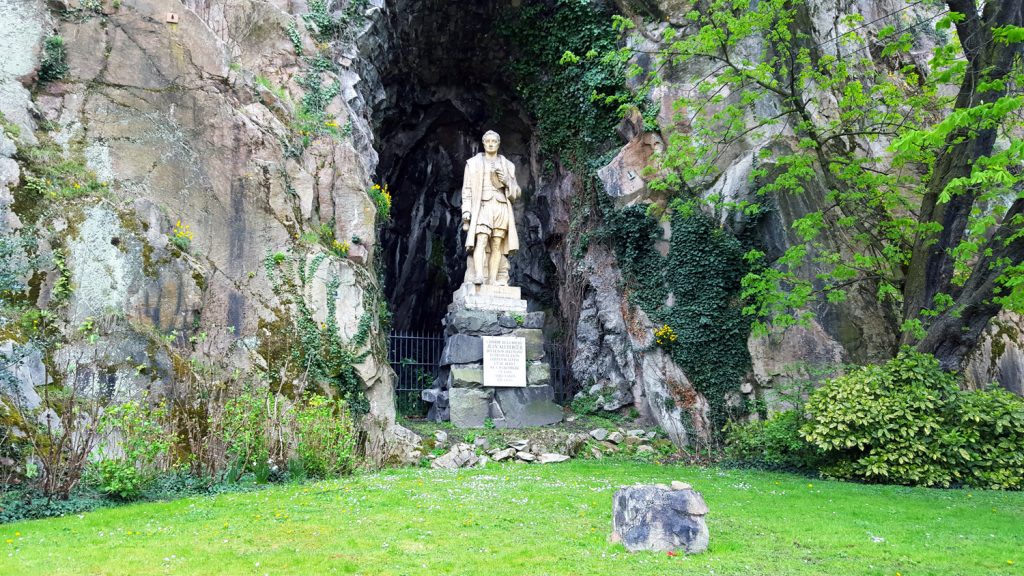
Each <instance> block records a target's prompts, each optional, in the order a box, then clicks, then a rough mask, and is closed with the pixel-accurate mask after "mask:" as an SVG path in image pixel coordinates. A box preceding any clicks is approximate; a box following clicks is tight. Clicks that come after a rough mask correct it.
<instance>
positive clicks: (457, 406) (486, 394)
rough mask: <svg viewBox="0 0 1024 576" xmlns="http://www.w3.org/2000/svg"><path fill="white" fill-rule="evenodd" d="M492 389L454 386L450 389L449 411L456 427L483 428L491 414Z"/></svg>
mask: <svg viewBox="0 0 1024 576" xmlns="http://www.w3.org/2000/svg"><path fill="white" fill-rule="evenodd" d="M492 395H493V393H492V392H491V391H490V390H483V389H480V388H452V389H451V390H449V391H448V411H449V417H450V418H451V422H452V425H453V426H455V427H456V428H483V427H484V422H486V421H487V419H488V418H490V416H491V398H492Z"/></svg>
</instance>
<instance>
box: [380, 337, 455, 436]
mask: <svg viewBox="0 0 1024 576" xmlns="http://www.w3.org/2000/svg"><path fill="white" fill-rule="evenodd" d="M388 340H389V342H388V362H390V363H391V368H392V369H394V371H395V374H396V375H397V378H395V408H396V409H397V410H398V413H399V414H403V415H405V416H425V415H426V413H427V409H428V408H429V407H430V406H429V405H428V404H427V403H425V402H423V400H422V399H420V392H422V391H423V390H425V389H427V388H430V387H431V386H433V385H434V378H436V377H437V368H438V361H440V359H441V352H442V351H443V350H444V334H443V333H440V332H417V331H408V332H392V333H391V337H390V338H389V339H388Z"/></svg>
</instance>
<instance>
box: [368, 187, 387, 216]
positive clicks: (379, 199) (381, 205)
mask: <svg viewBox="0 0 1024 576" xmlns="http://www.w3.org/2000/svg"><path fill="white" fill-rule="evenodd" d="M370 197H371V198H373V200H374V202H375V203H376V204H377V213H378V214H380V216H381V217H382V218H384V219H387V218H389V217H390V216H391V192H390V191H389V190H388V185H387V184H385V185H384V186H383V187H381V185H380V184H374V185H373V188H370Z"/></svg>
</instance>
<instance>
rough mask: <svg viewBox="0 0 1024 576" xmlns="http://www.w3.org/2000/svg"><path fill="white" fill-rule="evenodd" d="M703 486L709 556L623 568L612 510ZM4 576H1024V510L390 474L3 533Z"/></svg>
mask: <svg viewBox="0 0 1024 576" xmlns="http://www.w3.org/2000/svg"><path fill="white" fill-rule="evenodd" d="M673 479H680V480H686V481H689V482H692V483H693V484H694V486H695V487H696V488H697V489H698V490H700V491H702V492H703V494H704V497H705V500H706V501H707V503H708V506H709V507H710V509H711V513H710V514H709V516H708V518H707V520H708V526H709V528H710V531H711V546H710V549H709V550H708V552H707V553H705V554H702V555H697V556H689V557H669V556H668V555H666V554H660V553H636V554H630V553H627V552H626V551H625V550H624V549H623V548H622V547H621V545H616V544H610V543H608V541H607V537H608V534H609V532H610V530H611V519H610V518H611V499H612V494H613V493H614V491H615V490H616V489H617V488H618V487H619V486H621V485H624V484H631V483H634V482H667V481H670V480H673ZM0 545H2V546H3V547H4V548H3V554H0V574H49V575H52V574H76V575H78V574H80V575H85V574H190V575H199V574H255V575H260V574H364V575H402V574H429V575H433V574H482V575H487V576H501V575H516V576H520V575H542V574H552V575H554V574H558V575H561V574H580V575H583V574H586V575H596V574H607V575H610V576H611V575H614V576H640V575H647V574H651V575H654V574H657V575H666V574H715V575H716V576H722V575H729V574H737V575H738V574H743V575H752V574H753V575H758V574H787V575H790V574H816V575H817V574H841V575H844V576H849V575H854V574H885V575H890V576H891V575H895V574H897V573H899V574H902V575H903V576H910V575H916V574H943V575H945V574H1024V569H1022V567H1024V494H1021V493H999V492H983V491H960V490H927V489H912V488H901V487H891V486H866V485H857V484H846V483H841V482H826V481H818V480H813V481H812V480H808V479H807V478H802V477H799V476H792V475H786V474H769V473H763V472H753V471H740V470H722V469H717V468H708V469H701V468H688V467H674V466H656V465H648V464H634V463H629V462H622V461H619V462H610V461H608V460H604V461H573V462H570V463H566V464H558V465H548V466H540V465H531V466H526V465H516V464H507V465H494V464H492V465H490V466H489V467H488V468H486V469H483V470H471V471H460V472H457V473H446V472H439V471H430V470H425V469H406V470H391V471H385V472H381V473H377V474H365V475H360V476H356V477H352V478H346V479H342V480H333V481H326V482H320V483H316V484H306V485H299V486H276V487H271V488H268V489H267V490H263V491H260V492H255V493H239V494H226V495H221V496H217V497H197V498H189V499H185V500H178V501H173V502H166V503H154V504H141V505H136V506H125V507H120V508H110V509H103V510H98V511H95V512H91V513H88V514H84V515H82V516H74V517H69V518H58V519H49V520H37V521H30V522H20V523H16V524H9V525H6V526H0Z"/></svg>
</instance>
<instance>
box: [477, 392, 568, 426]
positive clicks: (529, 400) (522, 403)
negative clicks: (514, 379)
mask: <svg viewBox="0 0 1024 576" xmlns="http://www.w3.org/2000/svg"><path fill="white" fill-rule="evenodd" d="M490 408H491V409H490V417H491V418H492V419H493V420H494V426H495V427H496V428H526V427H529V426H548V425H550V424H557V423H559V422H561V421H562V407H561V406H559V405H558V404H555V390H554V388H552V387H551V386H530V387H527V388H498V389H496V390H495V392H494V400H493V401H492V402H491V407H490Z"/></svg>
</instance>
